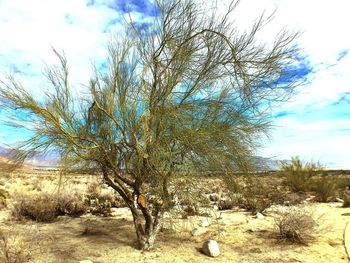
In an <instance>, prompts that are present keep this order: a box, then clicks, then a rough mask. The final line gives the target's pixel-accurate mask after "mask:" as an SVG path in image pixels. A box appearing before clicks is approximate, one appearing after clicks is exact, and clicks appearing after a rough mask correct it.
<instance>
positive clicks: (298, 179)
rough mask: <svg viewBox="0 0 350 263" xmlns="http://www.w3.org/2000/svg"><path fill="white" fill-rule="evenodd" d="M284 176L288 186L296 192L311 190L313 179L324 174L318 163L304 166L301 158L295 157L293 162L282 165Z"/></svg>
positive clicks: (308, 163) (309, 163)
mask: <svg viewBox="0 0 350 263" xmlns="http://www.w3.org/2000/svg"><path fill="white" fill-rule="evenodd" d="M281 170H282V175H283V176H285V177H286V183H287V185H288V186H289V187H290V188H291V189H292V191H295V192H300V191H301V192H305V191H308V190H310V184H311V178H312V177H313V176H315V175H317V174H320V173H321V172H322V167H321V166H320V164H318V163H313V162H306V163H305V164H303V163H302V162H301V161H300V159H299V157H293V158H292V162H291V163H290V164H288V163H282V167H281Z"/></svg>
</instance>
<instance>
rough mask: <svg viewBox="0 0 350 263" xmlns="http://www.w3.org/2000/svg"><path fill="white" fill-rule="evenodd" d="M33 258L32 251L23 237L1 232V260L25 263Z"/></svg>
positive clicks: (5, 262) (9, 262)
mask: <svg viewBox="0 0 350 263" xmlns="http://www.w3.org/2000/svg"><path fill="white" fill-rule="evenodd" d="M30 258H31V254H30V251H29V249H28V247H27V244H26V242H25V241H24V240H23V238H20V237H19V236H17V235H14V234H11V235H10V234H9V233H5V232H3V231H1V232H0V262H3V263H24V262H27V261H29V260H30Z"/></svg>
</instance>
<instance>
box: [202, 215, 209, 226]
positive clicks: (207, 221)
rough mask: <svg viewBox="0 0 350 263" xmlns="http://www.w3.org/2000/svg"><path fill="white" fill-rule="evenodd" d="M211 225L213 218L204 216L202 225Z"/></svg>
mask: <svg viewBox="0 0 350 263" xmlns="http://www.w3.org/2000/svg"><path fill="white" fill-rule="evenodd" d="M210 225H211V219H210V218H209V217H208V218H204V219H203V220H202V223H201V226H202V227H207V226H210Z"/></svg>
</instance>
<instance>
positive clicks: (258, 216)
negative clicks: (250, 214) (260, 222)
mask: <svg viewBox="0 0 350 263" xmlns="http://www.w3.org/2000/svg"><path fill="white" fill-rule="evenodd" d="M255 216H256V218H258V219H263V218H264V217H265V216H264V215H263V214H262V213H260V212H257V213H256V215H255Z"/></svg>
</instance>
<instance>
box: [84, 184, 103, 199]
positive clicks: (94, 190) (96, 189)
mask: <svg viewBox="0 0 350 263" xmlns="http://www.w3.org/2000/svg"><path fill="white" fill-rule="evenodd" d="M101 191H102V186H101V183H99V182H92V183H90V184H89V185H88V187H87V197H88V198H89V199H91V200H92V199H97V198H99V196H100V195H101Z"/></svg>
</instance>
